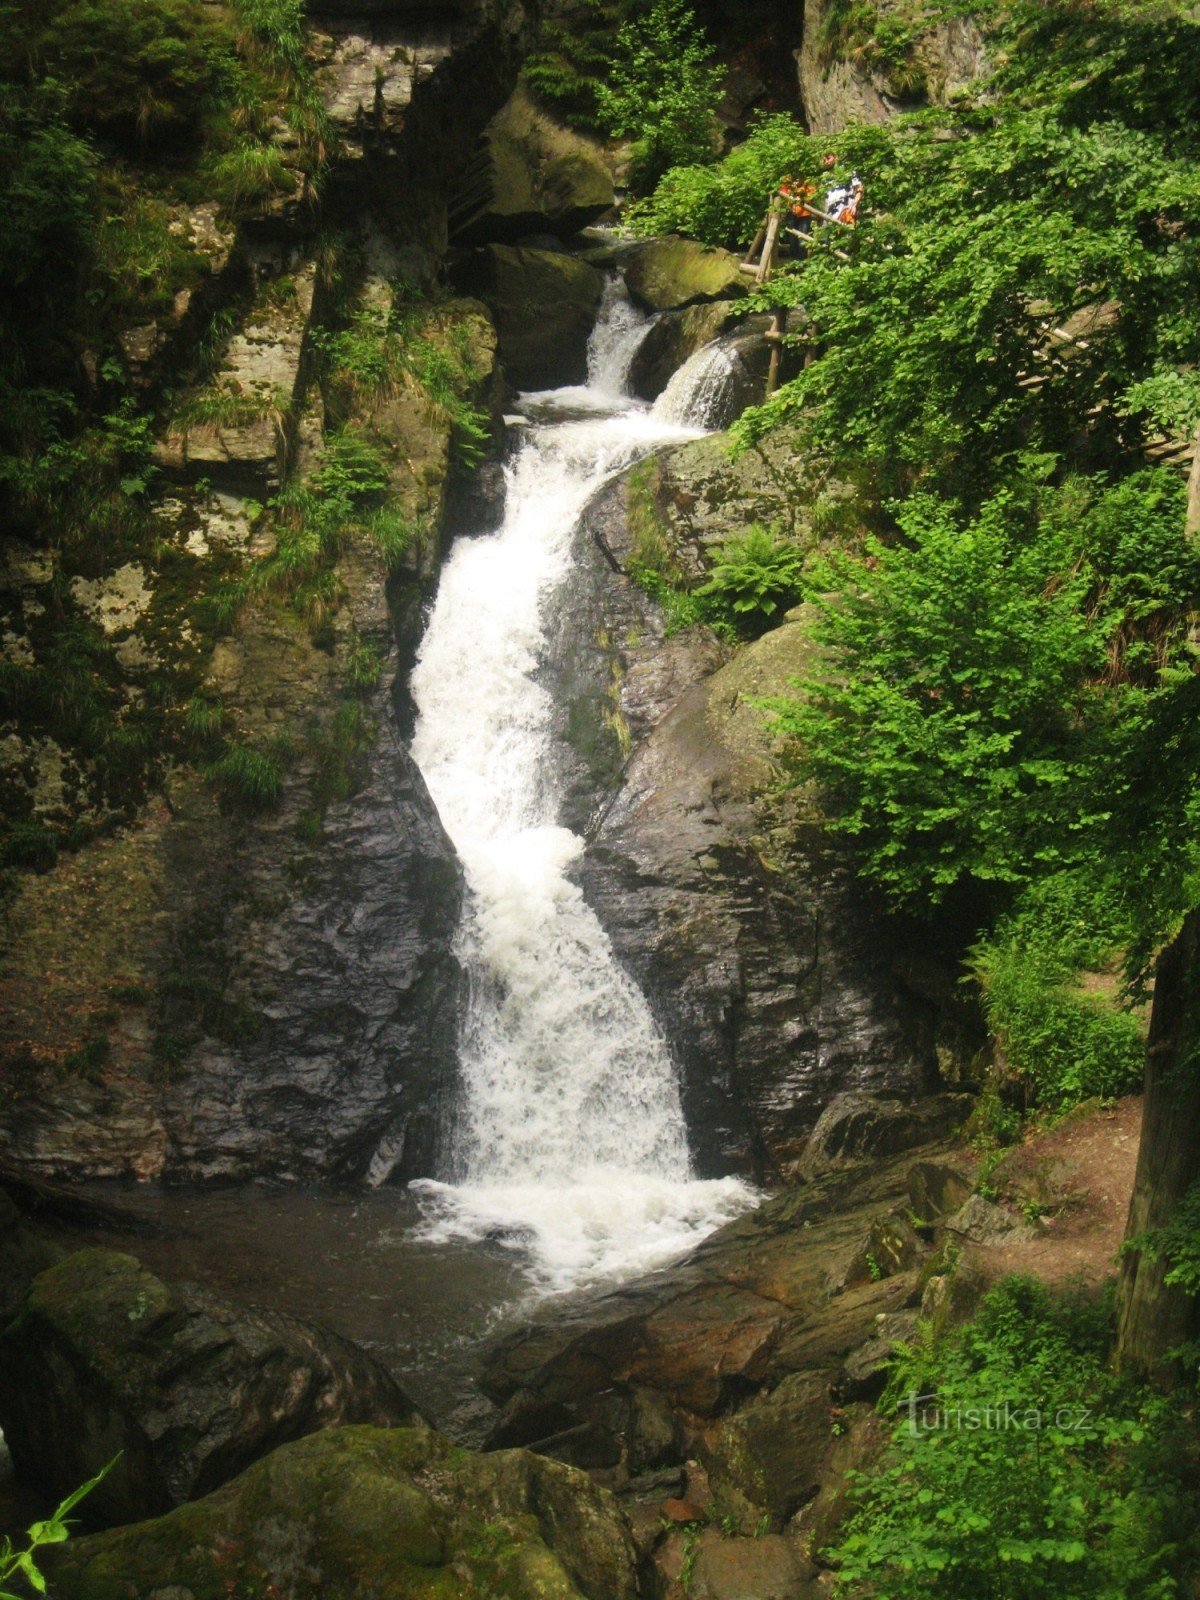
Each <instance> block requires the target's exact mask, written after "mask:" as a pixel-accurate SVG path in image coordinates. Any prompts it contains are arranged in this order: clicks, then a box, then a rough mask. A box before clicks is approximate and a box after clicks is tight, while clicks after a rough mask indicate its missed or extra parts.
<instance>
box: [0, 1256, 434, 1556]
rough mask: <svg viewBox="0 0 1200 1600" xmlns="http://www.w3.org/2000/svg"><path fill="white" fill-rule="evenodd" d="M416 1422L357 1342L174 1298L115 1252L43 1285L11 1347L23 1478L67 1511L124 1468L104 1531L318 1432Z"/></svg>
mask: <svg viewBox="0 0 1200 1600" xmlns="http://www.w3.org/2000/svg"><path fill="white" fill-rule="evenodd" d="M414 1417H416V1411H415V1409H414V1407H413V1405H412V1402H411V1401H410V1400H409V1399H408V1398H407V1396H406V1395H405V1394H404V1392H403V1391H402V1390H401V1389H400V1387H399V1386H398V1385H397V1384H396V1383H395V1381H394V1380H393V1379H392V1378H391V1376H390V1375H389V1374H388V1373H387V1372H386V1371H384V1369H383V1368H382V1367H381V1366H379V1365H378V1363H377V1362H375V1361H374V1360H372V1358H371V1357H369V1356H367V1355H366V1354H365V1353H364V1352H363V1351H361V1350H358V1349H357V1348H356V1347H355V1346H354V1345H352V1344H350V1343H349V1342H348V1341H347V1340H344V1339H341V1338H339V1337H338V1336H337V1335H336V1334H333V1333H329V1332H326V1331H324V1330H319V1329H316V1328H312V1327H309V1326H308V1325H306V1324H305V1323H302V1322H300V1321H298V1320H296V1319H295V1318H292V1317H288V1316H283V1315H280V1314H276V1313H273V1312H265V1311H249V1310H243V1309H240V1308H236V1307H234V1306H231V1305H227V1304H225V1303H224V1302H222V1301H221V1300H219V1299H217V1298H216V1297H215V1296H213V1295H210V1294H207V1293H206V1292H204V1291H203V1290H200V1289H197V1288H194V1287H192V1286H190V1285H180V1286H178V1287H173V1286H170V1285H168V1284H166V1283H164V1282H163V1281H162V1280H161V1279H160V1278H156V1277H155V1276H154V1275H153V1273H151V1272H149V1271H147V1269H146V1268H145V1267H143V1266H142V1265H141V1264H140V1262H138V1261H136V1260H134V1258H133V1257H132V1256H128V1255H122V1254H119V1253H117V1252H116V1251H112V1250H81V1251H78V1252H77V1253H76V1254H74V1255H71V1256H68V1257H67V1258H66V1259H65V1260H63V1261H61V1262H59V1263H58V1264H57V1265H56V1266H53V1267H50V1268H49V1269H48V1270H47V1271H45V1272H43V1273H41V1275H40V1276H39V1277H37V1278H36V1279H35V1280H34V1282H33V1284H32V1286H31V1287H30V1290H29V1293H28V1296H27V1298H26V1300H25V1304H24V1307H23V1309H22V1311H21V1313H20V1315H19V1316H18V1317H17V1319H16V1321H15V1322H14V1323H13V1324H12V1325H11V1326H10V1327H9V1328H8V1329H7V1330H6V1331H5V1332H4V1334H3V1336H0V1428H2V1429H3V1432H4V1437H5V1440H6V1441H7V1444H8V1446H9V1449H10V1451H11V1452H12V1458H13V1463H14V1465H15V1467H16V1470H17V1472H18V1474H19V1476H20V1477H21V1478H22V1479H24V1480H25V1481H26V1482H28V1483H30V1484H33V1485H36V1486H37V1488H38V1489H39V1490H40V1491H42V1492H43V1493H44V1494H45V1495H46V1497H47V1498H48V1499H50V1500H54V1499H57V1498H59V1497H61V1496H63V1495H65V1494H67V1493H69V1492H70V1490H71V1489H73V1488H74V1487H75V1486H76V1485H77V1484H79V1483H81V1482H82V1481H83V1480H84V1479H85V1478H89V1477H91V1476H92V1475H93V1474H94V1473H96V1472H98V1471H99V1470H100V1469H101V1467H103V1466H104V1465H105V1464H106V1463H108V1462H109V1461H112V1460H113V1458H114V1457H116V1456H118V1455H119V1457H120V1459H119V1460H118V1461H117V1462H116V1465H115V1466H114V1467H113V1469H112V1470H111V1472H110V1473H109V1475H108V1476H107V1477H106V1478H105V1480H104V1482H103V1483H102V1484H101V1485H100V1487H99V1488H98V1489H97V1490H96V1491H95V1493H94V1494H93V1495H92V1496H91V1497H90V1498H89V1500H88V1503H87V1506H86V1508H85V1510H86V1514H87V1516H88V1518H89V1519H90V1520H92V1521H93V1522H95V1523H98V1524H99V1525H101V1526H103V1525H105V1524H107V1523H112V1522H129V1521H132V1520H133V1519H134V1518H137V1517H144V1516H148V1515H152V1514H154V1513H157V1512H161V1511H167V1510H169V1509H170V1508H171V1507H172V1506H175V1505H178V1504H180V1503H181V1502H182V1501H185V1500H190V1499H193V1498H194V1497H196V1496H197V1495H202V1494H206V1493H207V1492H208V1491H209V1490H211V1489H214V1488H216V1487H217V1486H218V1485H220V1484H222V1483H224V1482H225V1481H226V1480H227V1479H229V1478H231V1477H233V1476H234V1474H235V1473H238V1472H240V1471H241V1470H242V1469H243V1468H244V1467H246V1466H248V1465H249V1464H250V1463H251V1462H252V1461H255V1460H257V1459H258V1458H259V1457H260V1456H262V1455H265V1454H266V1453H267V1452H268V1451H269V1450H272V1449H274V1448H275V1447H276V1446H277V1445H280V1444H282V1443H284V1442H285V1441H288V1440H291V1439H295V1438H298V1437H300V1436H301V1435H303V1434H307V1433H311V1432H313V1431H314V1430H316V1429H318V1428H324V1427H328V1426H333V1425H337V1424H340V1423H344V1422H372V1423H378V1424H385V1425H388V1424H397V1423H406V1422H411V1421H412V1420H413V1419H414Z"/></svg>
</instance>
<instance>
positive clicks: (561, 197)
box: [451, 83, 614, 244]
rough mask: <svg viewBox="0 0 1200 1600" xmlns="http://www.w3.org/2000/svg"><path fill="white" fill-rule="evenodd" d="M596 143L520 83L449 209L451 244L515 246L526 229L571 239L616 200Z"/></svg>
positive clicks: (486, 136)
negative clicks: (560, 119) (542, 104)
mask: <svg viewBox="0 0 1200 1600" xmlns="http://www.w3.org/2000/svg"><path fill="white" fill-rule="evenodd" d="M613 200H614V195H613V181H612V174H611V172H610V171H609V169H608V167H607V165H606V164H605V161H604V158H603V155H602V153H601V149H600V146H599V145H598V144H597V143H596V142H595V141H594V140H591V139H586V138H584V137H583V135H582V134H578V133H574V132H572V131H571V129H569V128H564V127H563V126H562V124H561V123H559V122H556V121H555V120H554V118H553V117H550V116H548V115H547V114H546V112H545V111H544V110H542V109H541V107H539V106H537V105H536V104H535V103H534V101H533V99H532V97H531V96H530V94H529V91H528V89H527V88H526V87H525V85H524V84H523V83H521V84H518V85H517V88H516V90H515V91H514V92H513V95H512V97H511V98H510V99H509V101H508V104H507V105H506V106H505V107H504V108H503V110H501V111H500V112H498V113H497V115H496V116H495V117H493V118H492V120H491V122H490V123H489V124H488V128H487V132H486V133H485V134H484V137H483V152H482V158H481V161H480V162H479V163H474V164H473V165H472V167H471V169H470V171H469V173H468V175H467V177H466V179H465V180H464V181H463V183H462V184H461V186H460V193H459V195H458V197H457V198H456V201H455V202H454V203H453V204H452V206H451V228H452V234H453V239H454V242H455V243H456V244H486V243H489V242H491V243H515V242H516V241H517V240H519V239H520V238H521V237H522V236H523V235H526V234H530V233H546V232H550V233H555V234H557V235H559V237H560V238H568V237H569V236H570V235H571V234H573V233H577V232H578V231H579V229H580V228H584V227H586V226H587V224H588V223H589V222H595V221H596V220H597V218H599V217H602V216H603V215H604V213H605V212H606V211H608V210H611V208H612V205H613Z"/></svg>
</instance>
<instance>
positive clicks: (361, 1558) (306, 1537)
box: [51, 1427, 637, 1600]
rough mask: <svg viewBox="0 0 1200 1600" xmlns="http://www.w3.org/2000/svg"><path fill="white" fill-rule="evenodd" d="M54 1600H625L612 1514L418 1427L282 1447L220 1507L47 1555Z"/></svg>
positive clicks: (523, 1468) (630, 1584) (596, 1502)
mask: <svg viewBox="0 0 1200 1600" xmlns="http://www.w3.org/2000/svg"><path fill="white" fill-rule="evenodd" d="M51 1577H52V1581H53V1585H54V1593H55V1595H56V1596H57V1597H58V1600H151V1597H157V1600H163V1597H164V1596H166V1595H168V1594H169V1595H171V1596H172V1597H173V1600H184V1597H185V1596H186V1597H187V1600H228V1596H230V1595H236V1596H239V1597H240V1600H248V1597H250V1596H265V1595H279V1596H284V1595H286V1596H287V1597H288V1600H476V1597H478V1600H483V1597H485V1596H486V1597H489V1600H490V1597H494V1596H495V1597H498V1596H505V1597H507V1600H581V1597H582V1600H634V1597H635V1596H636V1593H637V1589H636V1583H635V1579H634V1552H633V1545H632V1541H631V1539H630V1536H629V1532H628V1529H627V1527H626V1525H625V1523H624V1521H623V1520H622V1518H621V1515H620V1512H619V1511H618V1509H617V1506H616V1503H615V1501H614V1500H613V1499H612V1497H611V1495H610V1494H609V1493H608V1492H607V1491H606V1490H603V1489H598V1488H596V1487H594V1486H593V1484H592V1483H591V1481H590V1479H588V1478H587V1477H586V1476H585V1475H584V1474H583V1473H581V1472H578V1471H576V1470H575V1469H573V1468H571V1467H565V1466H562V1465H560V1464H559V1463H558V1462H554V1461H548V1460H545V1459H543V1458H542V1457H539V1456H533V1455H530V1454H528V1453H527V1452H526V1451H524V1450H507V1451H500V1452H498V1453H496V1454H494V1455H485V1456H478V1455H472V1454H470V1453H469V1452H467V1451H465V1450H461V1449H457V1448H455V1447H454V1446H453V1445H451V1444H450V1442H449V1441H448V1440H446V1439H444V1438H443V1437H441V1435H439V1434H436V1433H433V1432H431V1431H429V1430H427V1429H424V1428H398V1429H387V1430H381V1429H377V1428H369V1427H348V1428H339V1429H336V1430H333V1431H331V1432H327V1433H322V1434H317V1435H314V1436H313V1437H311V1438H307V1439H303V1440H300V1441H297V1442H295V1443H293V1444H289V1445H285V1446H284V1447H283V1448H281V1449H279V1450H276V1451H275V1452H274V1453H273V1454H271V1455H269V1456H268V1457H267V1458H266V1459H265V1460H263V1461H260V1462H258V1463H256V1464H255V1465H254V1466H252V1467H250V1468H249V1469H248V1470H247V1471H246V1472H244V1473H243V1474H242V1475H241V1477H239V1478H237V1479H235V1480H234V1481H233V1482H232V1483H229V1484H227V1485H226V1486H225V1487H224V1488H222V1489H219V1490H218V1491H217V1492H216V1493H215V1494H211V1495H209V1496H208V1497H207V1498H205V1499H203V1500H199V1501H196V1502H195V1503H194V1504H192V1505H188V1506H183V1507H181V1508H180V1509H179V1510H177V1511H173V1512H171V1513H170V1514H169V1515H168V1516H165V1517H161V1518H159V1519H157V1520H155V1521H152V1522H143V1523H139V1524H137V1525H136V1526H134V1527H129V1528H121V1529H117V1530H114V1531H112V1532H109V1533H104V1534H100V1535H98V1536H95V1537H93V1538H88V1539H80V1540H72V1541H71V1542H70V1543H69V1544H67V1545H65V1546H62V1547H60V1548H59V1549H58V1550H56V1551H55V1552H54V1554H53V1559H52V1572H51Z"/></svg>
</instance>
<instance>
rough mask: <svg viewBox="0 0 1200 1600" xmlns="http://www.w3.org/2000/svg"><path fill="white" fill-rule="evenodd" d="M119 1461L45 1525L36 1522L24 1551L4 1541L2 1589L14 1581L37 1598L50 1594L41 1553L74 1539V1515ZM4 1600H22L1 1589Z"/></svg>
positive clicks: (0, 1566) (0, 1545) (0, 1565)
mask: <svg viewBox="0 0 1200 1600" xmlns="http://www.w3.org/2000/svg"><path fill="white" fill-rule="evenodd" d="M114 1465H115V1461H110V1462H109V1464H108V1466H106V1467H105V1468H103V1470H102V1471H100V1472H98V1473H97V1474H96V1476H95V1477H94V1478H89V1479H88V1481H87V1483H84V1484H81V1485H80V1487H79V1488H78V1489H76V1490H75V1491H74V1492H73V1493H72V1494H69V1495H68V1496H67V1497H66V1499H65V1500H63V1501H61V1502H60V1504H59V1505H58V1506H57V1507H56V1508H55V1510H54V1511H52V1512H51V1514H50V1515H49V1516H48V1517H47V1518H45V1520H44V1521H42V1522H35V1523H34V1524H33V1526H32V1527H31V1528H30V1529H29V1530H28V1532H27V1534H26V1536H25V1547H24V1549H21V1550H17V1549H14V1547H13V1543H12V1540H11V1539H9V1538H8V1536H7V1535H5V1537H4V1538H2V1539H0V1585H7V1584H9V1583H12V1582H13V1580H14V1579H15V1580H17V1581H19V1582H23V1583H25V1584H28V1586H29V1588H30V1589H32V1590H33V1592H34V1593H35V1594H45V1593H46V1580H45V1578H44V1577H43V1576H42V1573H41V1571H40V1570H39V1568H38V1561H37V1555H38V1551H39V1550H42V1549H44V1548H45V1546H46V1545H49V1544H62V1543H63V1542H64V1541H65V1540H67V1539H69V1538H70V1537H71V1512H72V1511H74V1509H75V1507H76V1506H77V1505H78V1504H79V1502H80V1501H81V1500H83V1499H84V1498H85V1496H87V1495H89V1494H91V1492H92V1490H93V1489H94V1488H95V1487H96V1485H97V1484H98V1483H99V1482H100V1481H101V1480H102V1479H103V1478H105V1477H106V1476H107V1475H108V1473H109V1472H111V1471H112V1469H113V1466H114ZM0 1600H22V1597H21V1596H20V1595H16V1594H14V1593H13V1592H12V1590H11V1589H9V1588H7V1587H0Z"/></svg>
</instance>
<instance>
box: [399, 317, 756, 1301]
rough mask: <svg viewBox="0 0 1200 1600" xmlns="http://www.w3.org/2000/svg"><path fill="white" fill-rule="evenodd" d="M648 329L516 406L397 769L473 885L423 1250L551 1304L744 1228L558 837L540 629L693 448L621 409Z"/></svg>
mask: <svg viewBox="0 0 1200 1600" xmlns="http://www.w3.org/2000/svg"><path fill="white" fill-rule="evenodd" d="M645 325H646V324H645V319H643V318H641V317H640V315H639V314H638V313H637V312H636V311H635V310H634V308H633V307H632V306H631V305H630V303H629V301H628V299H627V297H626V296H625V295H624V292H623V291H622V290H621V289H619V288H618V287H612V288H610V290H609V292H608V293H607V294H606V296H605V301H604V304H603V306H602V308H601V316H600V320H599V322H598V324H597V328H596V331H595V333H594V335H593V338H592V344H591V349H590V361H589V381H588V384H587V385H586V386H585V387H583V388H577V389H562V390H556V391H549V392H547V393H543V394H538V395H527V396H524V397H522V405H523V408H524V410H525V411H526V413H527V414H528V415H529V416H530V417H531V418H533V419H534V420H533V421H532V423H531V424H530V425H529V427H528V429H527V434H526V439H525V443H524V444H523V446H522V448H521V449H520V450H519V452H518V453H517V455H516V458H515V460H514V461H513V463H512V465H511V466H510V468H509V469H508V494H507V503H506V512H505V519H504V524H503V527H502V528H501V529H500V531H499V532H498V533H496V534H494V535H492V536H489V537H485V538H478V539H463V540H460V541H459V543H458V545H457V546H456V548H455V550H454V552H453V554H452V555H451V557H450V560H449V561H448V562H447V564H446V567H445V570H444V571H443V573H442V579H441V584H440V586H439V589H438V597H437V602H436V604H435V607H434V611H433V615H432V617H431V619H430V623H429V628H428V631H427V633H426V636H425V640H424V643H423V644H422V647H421V653H420V658H419V660H418V663H417V666H416V669H415V671H414V673H413V679H412V690H413V695H414V697H415V700H416V704H417V707H418V711H419V717H418V723H417V728H416V733H415V736H414V739H413V753H414V755H415V757H416V760H417V762H418V764H419V765H420V767H421V770H422V772H423V773H424V775H425V779H426V782H427V783H428V785H429V789H430V792H431V793H432V795H433V798H434V801H435V802H436V804H437V807H438V810H439V812H440V814H441V817H442V821H443V823H444V824H445V827H446V829H447V831H448V833H449V834H450V836H451V838H452V839H453V841H454V844H455V847H456V849H457V850H458V853H459V856H460V858H461V860H462V863H463V868H464V871H465V874H466V878H467V885H468V908H467V912H466V915H465V918H464V924H463V927H462V930H461V932H460V936H459V954H460V958H461V960H462V962H463V964H464V966H465V968H466V971H467V974H468V978H469V991H470V997H469V1003H468V1014H467V1019H466V1023H465V1026H464V1028H463V1033H462V1038H461V1041H460V1059H461V1072H462V1086H463V1103H462V1106H461V1108H460V1115H459V1119H458V1125H457V1133H456V1148H455V1151H454V1161H453V1172H452V1175H451V1176H452V1181H449V1182H437V1183H435V1182H424V1183H422V1184H419V1185H414V1186H413V1187H414V1189H416V1190H417V1191H418V1193H419V1194H420V1195H421V1196H422V1198H423V1201H424V1204H425V1205H426V1208H427V1221H426V1232H427V1235H428V1236H429V1237H433V1238H439V1237H440V1238H446V1237H460V1238H461V1237H465V1238H482V1237H485V1236H490V1235H494V1236H497V1237H500V1238H502V1239H504V1240H506V1241H507V1242H509V1243H513V1244H516V1245H519V1246H520V1247H521V1248H523V1249H526V1250H527V1251H528V1252H529V1260H530V1266H531V1270H532V1272H533V1273H534V1275H535V1277H536V1279H537V1280H538V1282H539V1283H540V1284H541V1285H542V1286H544V1287H548V1288H552V1289H563V1288H569V1287H571V1286H573V1285H575V1284H580V1283H585V1282H591V1281H596V1280H598V1279H606V1278H615V1277H618V1276H624V1275H626V1274H628V1273H630V1272H636V1271H640V1270H646V1269H648V1268H650V1267H652V1266H655V1265H658V1264H659V1263H661V1262H663V1261H665V1260H667V1259H669V1258H670V1257H672V1256H673V1255H676V1254H678V1253H679V1252H680V1251H681V1250H683V1249H685V1248H686V1247H687V1246H688V1245H689V1244H691V1243H693V1242H694V1241H696V1240H697V1239H699V1238H701V1237H702V1236H703V1235H704V1234H705V1233H707V1232H709V1231H710V1230H711V1229H712V1228H714V1227H716V1226H717V1225H718V1224H719V1223H720V1222H722V1221H724V1220H725V1219H726V1218H728V1217H730V1216H732V1215H734V1214H736V1213H737V1212H738V1211H740V1210H741V1209H743V1208H744V1207H745V1206H746V1205H747V1204H748V1203H749V1202H750V1200H751V1199H752V1191H751V1190H750V1189H749V1188H748V1187H747V1186H746V1185H745V1184H742V1183H740V1182H738V1181H737V1180H735V1179H722V1180H715V1181H699V1180H696V1179H693V1178H692V1177H691V1175H690V1167H689V1160H688V1150H687V1137H686V1130H685V1127H684V1122H683V1114H682V1111H681V1108H680V1099H679V1087H678V1083H677V1080H676V1075H675V1071H674V1067H673V1064H672V1062H671V1059H670V1055H669V1052H668V1050H667V1048H666V1045H665V1044H664V1042H663V1040H662V1038H661V1036H660V1035H659V1033H658V1030H657V1028H656V1026H655V1024H654V1020H653V1018H652V1017H651V1014H650V1010H649V1007H648V1006H647V1004H646V1001H645V998H644V997H643V995H642V994H641V993H640V991H639V990H638V988H637V987H636V985H635V984H634V983H633V982H632V981H631V979H630V978H629V977H628V975H627V974H626V973H625V972H624V971H623V970H622V968H621V967H620V965H619V963H618V962H617V960H616V958H615V956H614V954H613V951H612V947H611V945H610V943H609V940H608V937H607V935H606V934H605V932H604V930H603V928H602V927H601V926H600V923H599V921H598V920H597V918H596V916H595V915H594V913H593V912H592V911H591V909H590V908H589V907H588V905H587V904H586V902H585V901H584V898H583V895H582V893H581V891H580V890H579V888H578V887H577V885H576V884H575V883H573V882H572V880H571V878H570V876H569V869H570V867H571V864H572V862H574V861H575V860H576V859H577V858H578V856H579V855H580V853H581V851H582V849H583V842H582V840H580V839H579V838H577V837H576V836H575V835H574V834H572V833H571V832H569V831H568V830H567V829H565V828H562V827H559V826H558V825H557V822H556V813H557V799H556V792H555V780H554V762H553V748H552V743H551V703H550V698H549V695H548V694H547V691H546V690H545V688H543V687H542V686H541V685H540V684H539V683H538V682H537V681H536V679H535V671H536V668H537V665H538V659H539V652H540V650H541V648H542V645H543V642H544V634H543V621H542V614H543V607H544V605H545V602H546V600H547V598H548V597H549V595H550V593H551V592H552V590H553V588H554V587H555V585H556V584H558V583H559V582H561V581H562V579H563V578H564V576H565V575H566V573H567V571H568V568H569V563H570V552H571V544H572V536H573V533H574V528H575V525H576V523H577V521H578V519H579V516H580V515H581V513H582V511H583V509H584V506H585V505H586V504H587V502H588V500H589V499H590V498H591V496H592V495H593V494H594V493H595V491H596V489H597V488H598V487H599V485H600V484H601V483H602V482H603V481H604V479H605V478H606V477H607V476H609V475H610V474H611V473H613V472H615V471H618V470H620V469H621V468H623V467H624V466H626V465H628V464H629V463H630V462H632V461H634V460H636V459H637V458H638V457H639V456H641V455H644V454H645V453H646V452H647V451H649V450H651V449H653V448H654V447H655V446H656V445H661V444H665V443H669V442H671V441H673V440H680V439H686V438H689V437H696V436H697V432H698V430H696V429H695V428H689V427H686V426H684V425H682V424H675V423H670V422H665V421H663V420H662V419H661V418H659V417H656V416H653V415H652V414H651V413H650V412H649V411H648V410H647V409H646V408H645V407H644V406H641V405H639V404H638V403H637V402H635V401H632V400H630V399H629V398H628V397H627V396H625V395H624V393H623V390H624V384H625V380H626V377H627V373H628V369H629V364H630V361H631V359H632V357H633V354H634V352H635V350H636V348H637V344H638V342H639V341H640V338H641V337H642V334H643V333H644V330H645Z"/></svg>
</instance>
